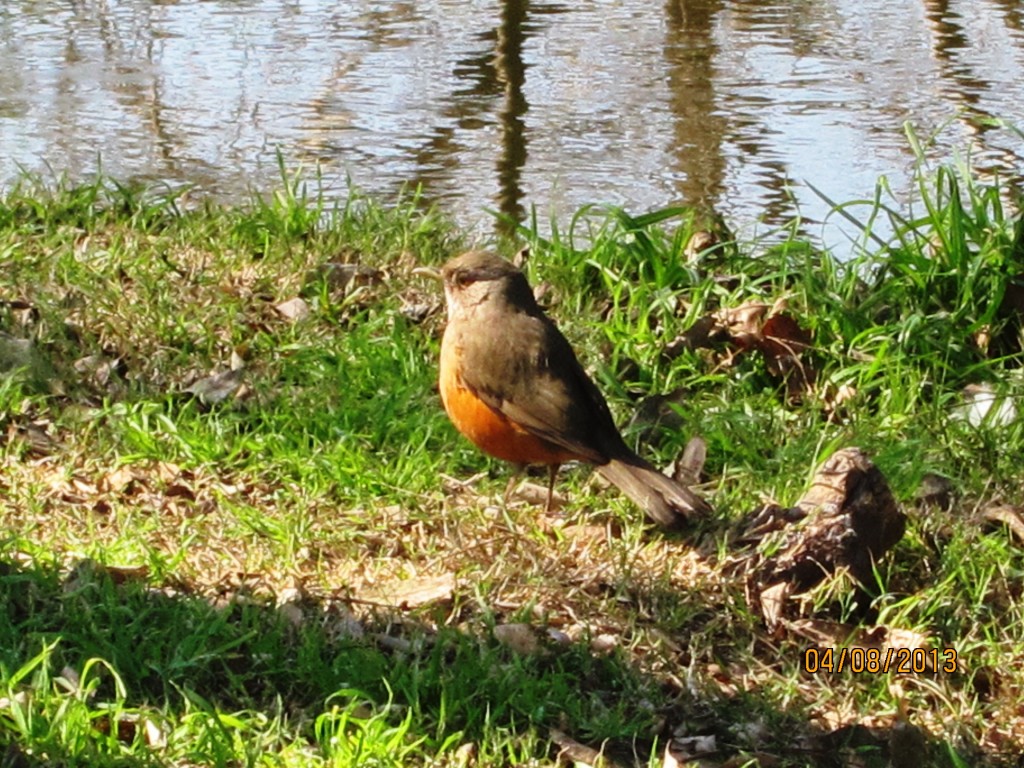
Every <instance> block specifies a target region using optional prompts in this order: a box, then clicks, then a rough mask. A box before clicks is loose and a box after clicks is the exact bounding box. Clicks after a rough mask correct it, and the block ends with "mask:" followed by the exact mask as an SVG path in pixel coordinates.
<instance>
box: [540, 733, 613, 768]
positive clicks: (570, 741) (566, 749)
mask: <svg viewBox="0 0 1024 768" xmlns="http://www.w3.org/2000/svg"><path fill="white" fill-rule="evenodd" d="M551 741H553V742H554V743H555V744H557V745H558V747H559V751H558V757H559V759H560V760H568V761H571V762H572V763H573V764H574V765H577V766H592V767H593V768H612V767H613V766H614V765H615V764H614V763H613V762H612V761H611V760H609V759H608V758H607V757H605V755H604V754H603V753H602V752H601V751H599V750H596V749H594V748H593V747H588V746H587V745H586V744H581V743H580V742H578V741H576V739H574V738H572V737H571V736H569V735H568V734H567V733H564V732H563V731H560V730H558V729H557V728H552V729H551Z"/></svg>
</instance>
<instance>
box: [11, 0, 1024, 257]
mask: <svg viewBox="0 0 1024 768" xmlns="http://www.w3.org/2000/svg"><path fill="white" fill-rule="evenodd" d="M1022 105H1024V3H1021V2H1020V0H660V1H659V0H576V2H573V3H560V2H554V1H551V0H415V2H412V1H403V0H391V1H386V0H3V2H2V3H0V185H9V184H10V182H11V181H12V180H13V179H14V178H15V177H16V176H17V174H18V172H19V169H27V170H31V171H36V172H43V173H44V174H51V173H55V174H68V175H69V176H71V177H72V178H81V177H87V176H89V175H90V174H91V173H93V172H95V170H96V169H97V166H98V163H100V162H102V169H103V171H104V172H106V173H108V174H109V175H111V176H113V177H115V178H118V179H141V180H148V181H153V180H159V181H166V182H170V183H172V184H179V183H191V184H194V185H195V186H196V187H197V189H198V190H200V191H202V192H208V193H211V194H213V195H215V196H217V197H218V198H222V199H224V200H226V201H234V200H239V199H245V198H246V197H247V196H248V193H249V190H251V189H256V190H269V189H272V188H274V186H275V185H276V184H278V182H279V176H278V170H277V161H276V153H277V151H278V150H280V151H281V152H282V153H283V156H284V157H285V159H286V161H287V162H288V163H289V164H298V163H303V164H305V167H307V168H313V167H315V166H316V165H317V164H319V166H320V168H321V169H322V173H323V177H324V182H325V185H326V186H327V188H328V190H329V192H330V193H331V194H332V195H338V196H343V195H344V194H346V190H347V188H348V186H347V185H348V183H349V180H351V182H353V183H354V184H355V185H356V186H357V187H358V188H360V189H362V190H364V191H367V192H370V193H374V194H377V195H381V196H383V197H384V198H393V196H394V195H395V194H397V193H398V191H399V190H400V189H402V187H403V185H420V186H421V187H422V189H423V192H424V195H425V198H426V199H427V200H429V201H431V202H436V203H438V204H439V205H440V206H441V207H442V208H443V209H445V210H447V211H449V212H451V213H452V214H453V215H454V216H455V217H456V218H457V219H458V220H459V221H460V222H461V223H463V224H464V225H466V226H468V227H470V228H471V229H473V230H474V231H478V232H480V233H481V234H486V233H488V232H492V231H493V229H494V227H495V220H494V219H493V218H492V217H491V216H490V215H489V214H487V213H486V212H485V211H486V210H488V209H490V210H494V211H500V212H502V213H504V214H506V215H508V216H511V217H514V218H517V219H522V218H523V217H524V216H526V215H528V214H529V212H530V211H531V210H536V212H537V214H538V215H539V217H540V218H541V219H542V220H545V219H547V218H548V217H549V216H551V215H554V216H557V217H558V218H559V220H560V221H561V223H562V225H563V226H564V225H565V223H566V221H567V219H568V216H569V215H570V214H571V213H572V212H573V211H574V210H576V209H577V208H578V207H579V206H581V205H583V204H586V203H611V204H616V205H622V206H624V207H626V208H627V209H628V210H629V211H630V212H633V213H640V212H643V211H645V210H649V209H652V208H660V207H664V206H667V205H670V204H678V203H685V204H690V205H695V206H700V207H702V208H705V209H707V210H713V211H716V212H718V213H719V214H721V215H722V216H724V217H725V219H726V220H727V221H728V222H729V223H730V224H732V225H733V226H734V227H736V228H737V229H738V230H739V231H741V232H746V233H747V234H748V235H749V234H751V233H754V232H757V231H763V230H764V229H766V228H768V227H771V226H777V225H780V224H783V223H785V222H787V221H789V220H791V219H792V218H793V217H794V216H795V215H797V214H799V215H800V216H801V217H802V219H803V220H804V222H805V223H804V227H803V228H804V231H806V232H808V234H810V235H812V236H817V237H821V238H822V239H824V240H825V242H826V244H829V245H831V244H832V242H831V241H833V240H839V241H842V240H844V238H846V237H847V236H849V234H850V233H849V232H848V231H847V230H848V228H846V229H844V227H843V226H837V225H838V224H840V223H841V220H840V219H839V218H838V217H837V216H835V215H830V214H829V206H828V205H827V204H826V203H825V202H823V201H822V200H821V198H820V197H818V196H817V195H816V194H815V193H814V192H813V191H812V190H811V189H810V187H809V186H807V184H806V183H807V182H809V183H810V184H813V185H814V186H815V187H817V188H818V189H819V190H821V191H822V192H823V193H824V194H825V195H827V196H829V197H831V198H832V199H834V200H836V201H850V200H854V199H864V198H871V197H872V196H873V194H874V190H875V186H876V182H877V180H878V179H879V177H882V176H884V177H885V178H886V180H887V182H888V185H889V187H890V189H891V192H890V193H887V194H891V198H888V199H890V200H891V201H892V203H893V204H895V205H903V204H905V202H906V199H907V196H908V194H909V192H910V190H911V189H912V187H913V182H912V171H913V167H914V155H913V153H912V151H911V147H910V143H909V142H908V140H907V138H906V136H905V134H904V124H905V123H907V122H908V121H909V122H910V123H912V124H913V126H914V128H915V130H916V132H917V135H918V136H919V137H920V139H921V140H922V141H923V142H925V146H926V151H927V154H928V156H929V157H930V158H931V159H932V160H939V161H946V160H951V159H953V158H954V157H956V156H958V155H960V156H967V155H969V156H970V157H971V160H972V162H973V163H974V164H975V166H976V167H977V168H978V170H979V172H981V173H983V174H998V175H999V176H1001V177H1003V178H1006V179H1009V180H1011V181H1013V182H1015V181H1016V180H1019V179H1020V177H1021V175H1022V173H1024V162H1022V157H1024V139H1022V137H1021V135H1019V133H1017V132H1015V130H1013V128H1012V127H1007V126H1006V125H1001V124H1000V120H1005V121H1007V122H1009V123H1011V124H1016V126H1017V127H1018V128H1020V127H1024V107H1022ZM854 213H856V211H854ZM822 222H825V224H824V225H823V224H822Z"/></svg>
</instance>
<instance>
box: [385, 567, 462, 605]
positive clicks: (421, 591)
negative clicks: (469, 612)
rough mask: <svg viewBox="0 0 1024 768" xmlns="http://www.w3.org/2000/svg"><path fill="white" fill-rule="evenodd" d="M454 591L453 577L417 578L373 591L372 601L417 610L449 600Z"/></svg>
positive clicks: (448, 574)
mask: <svg viewBox="0 0 1024 768" xmlns="http://www.w3.org/2000/svg"><path fill="white" fill-rule="evenodd" d="M454 591H455V575H454V574H452V573H442V574H440V575H438V576H417V577H415V578H412V579H403V580H400V581H392V582H389V583H387V584H383V585H381V586H379V587H377V588H376V589H375V590H374V593H373V597H367V598H366V599H372V600H375V601H378V602H381V603H385V604H387V605H391V606H394V607H396V608H403V609H405V608H419V607H420V606H423V605H427V604H429V603H437V602H442V601H446V600H450V599H451V597H452V593H453V592H454Z"/></svg>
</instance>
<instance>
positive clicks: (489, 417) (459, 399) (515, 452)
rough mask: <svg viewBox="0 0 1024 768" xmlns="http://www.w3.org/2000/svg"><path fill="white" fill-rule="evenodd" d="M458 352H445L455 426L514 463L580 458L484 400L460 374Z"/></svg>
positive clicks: (445, 395)
mask: <svg viewBox="0 0 1024 768" xmlns="http://www.w3.org/2000/svg"><path fill="white" fill-rule="evenodd" d="M457 357H458V355H457V352H456V351H455V350H444V349H442V356H441V377H440V390H441V401H442V402H443V403H444V409H445V411H447V413H448V418H449V419H451V421H452V424H454V425H455V428H456V429H457V430H459V432H461V433H462V434H463V435H465V436H466V437H467V438H469V440H470V441H471V442H472V443H473V444H474V445H475V446H476V447H477V448H479V449H480V450H481V451H483V452H484V453H488V454H490V455H491V456H494V457H495V458H498V459H503V460H504V461H511V462H513V463H514V464H562V463H564V462H567V461H572V460H574V459H577V458H579V457H578V456H576V454H574V453H572V452H571V451H567V450H566V449H564V448H561V447H559V446H557V445H555V444H554V443H551V442H549V441H547V440H545V439H544V438H542V437H537V436H536V435H533V434H531V433H530V432H528V431H527V430H526V429H524V428H523V427H521V426H519V425H518V424H516V423H515V422H513V421H512V420H511V419H509V418H508V417H507V416H505V415H504V414H502V413H501V412H500V411H498V410H496V409H494V408H492V407H491V406H489V405H488V404H487V403H485V402H484V401H483V400H481V399H480V398H479V397H478V396H477V395H476V394H475V393H474V392H473V390H472V389H470V388H469V387H468V386H467V385H466V384H465V382H464V381H463V379H462V376H461V375H460V373H459V366H458V360H457Z"/></svg>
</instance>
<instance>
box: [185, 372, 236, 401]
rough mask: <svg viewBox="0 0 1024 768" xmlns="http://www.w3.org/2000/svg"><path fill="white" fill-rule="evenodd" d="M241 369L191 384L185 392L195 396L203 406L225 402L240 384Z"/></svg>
mask: <svg viewBox="0 0 1024 768" xmlns="http://www.w3.org/2000/svg"><path fill="white" fill-rule="evenodd" d="M243 372H244V369H243V368H236V369H235V370H230V371H224V372H223V373H217V374H214V375H213V376H207V377H205V378H202V379H199V380H198V381H195V382H193V383H192V384H190V385H189V386H188V387H186V388H185V390H184V391H185V392H188V393H189V394H192V395H195V396H196V397H198V398H199V400H200V401H201V402H203V403H204V404H205V405H216V404H217V403H221V402H223V401H224V400H227V399H228V398H229V397H230V396H231V395H232V394H234V393H235V391H236V390H237V389H238V388H239V387H240V386H241V384H242V374H243Z"/></svg>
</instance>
